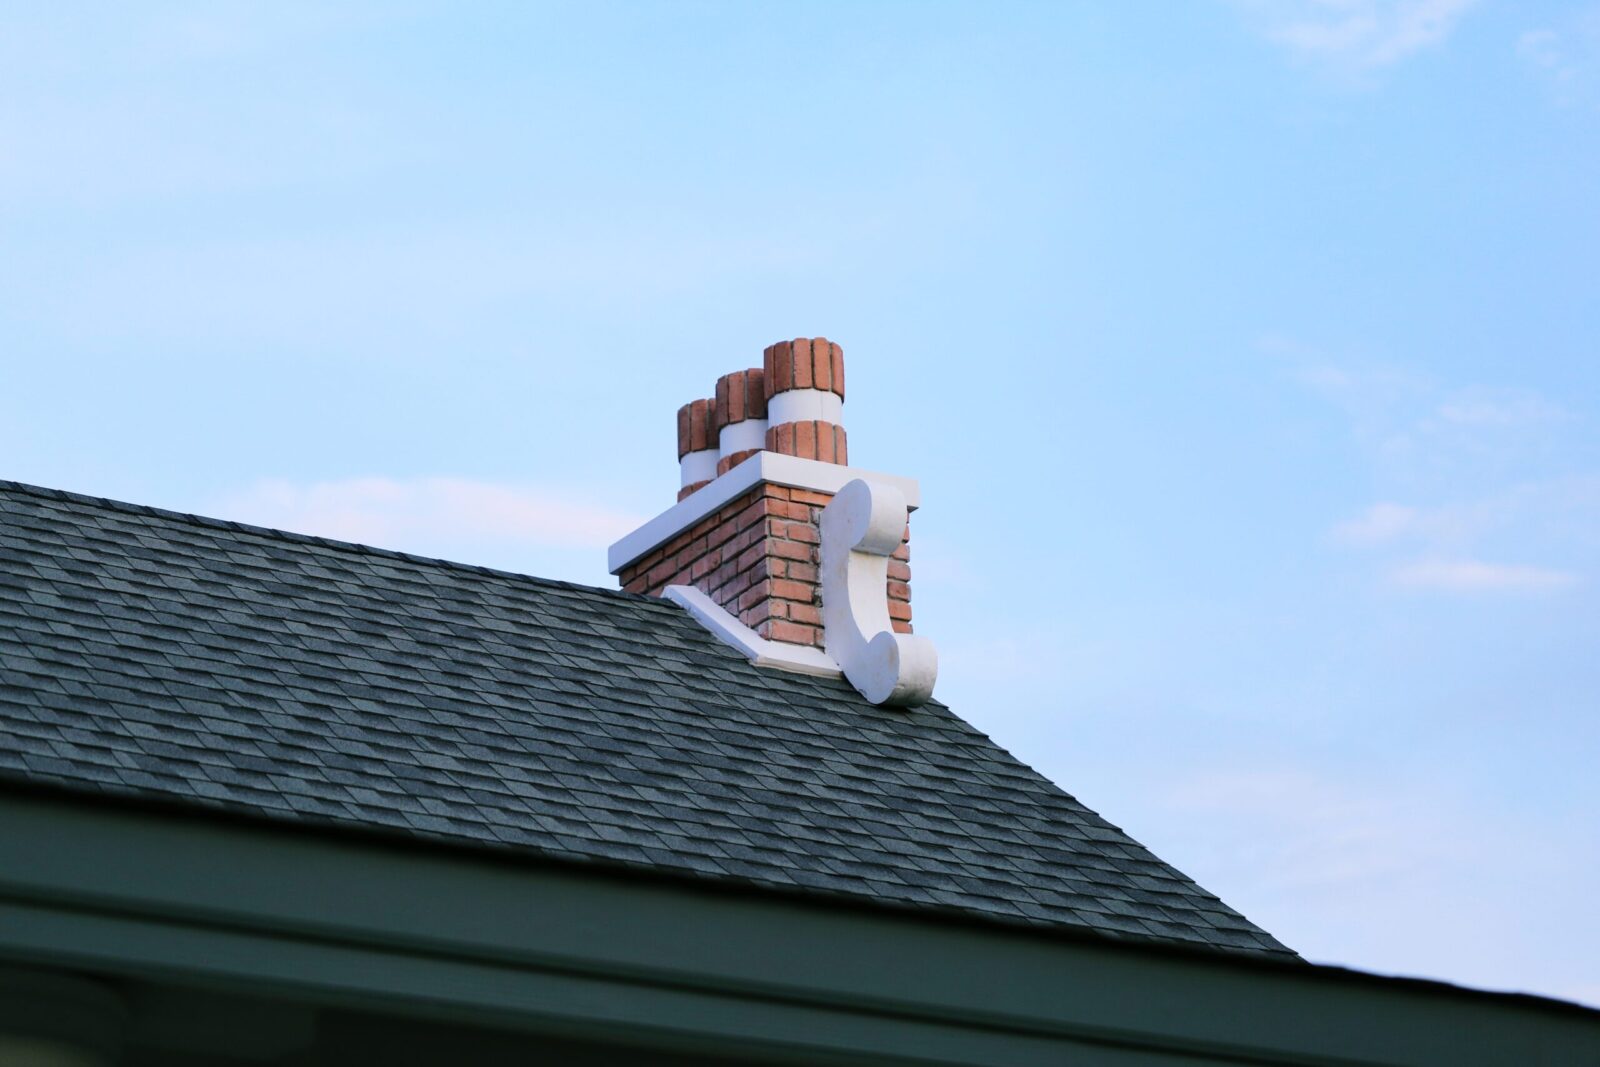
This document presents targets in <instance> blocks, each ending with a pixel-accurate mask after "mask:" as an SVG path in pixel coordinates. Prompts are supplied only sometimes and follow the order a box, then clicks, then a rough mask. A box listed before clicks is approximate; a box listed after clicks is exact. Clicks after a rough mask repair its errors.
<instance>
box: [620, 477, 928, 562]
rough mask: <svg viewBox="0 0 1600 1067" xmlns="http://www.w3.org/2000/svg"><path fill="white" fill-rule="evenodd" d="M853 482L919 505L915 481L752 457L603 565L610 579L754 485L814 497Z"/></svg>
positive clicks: (626, 540)
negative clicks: (881, 487)
mask: <svg viewBox="0 0 1600 1067" xmlns="http://www.w3.org/2000/svg"><path fill="white" fill-rule="evenodd" d="M857 478H864V479H866V480H867V481H873V482H887V483H888V484H890V485H892V486H894V487H895V488H896V489H898V490H900V493H901V495H902V496H904V497H905V501H906V507H907V508H908V509H910V510H916V507H917V504H918V503H919V502H920V500H921V493H920V491H919V489H918V486H917V480H916V479H915V478H902V477H899V476H898V475H894V474H879V473H877V472H875V471H864V470H861V469H860V468H858V467H841V466H840V465H839V464H837V463H823V462H821V461H820V460H815V459H801V458H800V457H798V456H786V455H784V454H782V453H781V452H757V453H756V454H755V455H753V456H751V457H750V458H749V459H747V460H745V461H744V462H743V463H741V464H739V465H738V466H737V467H735V468H733V469H732V470H730V471H729V472H728V473H726V474H724V475H722V476H721V477H719V478H716V479H715V480H713V481H712V482H711V483H710V484H709V485H706V486H702V487H701V488H699V489H697V490H695V491H694V492H693V493H690V494H689V495H688V496H686V497H684V498H683V499H682V500H680V501H678V502H677V503H676V504H674V505H673V506H672V507H670V508H668V509H667V510H666V511H663V512H662V513H661V514H659V515H657V516H656V517H655V518H653V519H651V520H650V521H649V522H647V523H645V524H644V525H643V526H641V527H639V528H638V529H637V530H635V531H633V532H632V533H630V534H628V535H627V536H625V537H623V538H622V540H620V541H618V542H617V543H616V544H614V545H612V546H611V547H610V548H609V549H607V551H606V566H607V567H608V568H609V569H610V571H611V573H612V574H616V573H617V572H618V571H620V570H622V568H624V567H626V566H627V565H628V564H630V563H632V562H633V561H634V560H636V559H638V558H639V557H640V556H642V555H644V554H645V553H646V552H649V551H650V550H651V549H653V548H655V547H656V546H658V545H661V544H664V543H665V542H667V541H670V540H671V539H672V538H674V537H676V536H677V535H678V534H680V533H682V532H683V531H684V530H687V529H688V528H689V527H691V526H693V525H694V524H695V523H697V522H699V521H700V520H701V519H703V518H705V517H706V516H707V515H710V514H712V513H713V512H715V511H717V510H718V509H719V508H721V507H722V506H723V505H724V504H728V503H731V502H732V501H734V500H736V499H738V498H739V497H741V496H743V495H744V494H745V493H748V492H749V491H750V490H751V489H753V488H755V487H756V486H758V485H761V484H764V483H768V482H770V483H772V484H773V485H787V486H791V487H793V488H795V489H810V490H812V491H814V492H818V493H837V492H838V491H839V490H841V489H843V488H844V487H845V486H846V485H848V484H849V483H850V482H852V481H854V480H855V479H857Z"/></svg>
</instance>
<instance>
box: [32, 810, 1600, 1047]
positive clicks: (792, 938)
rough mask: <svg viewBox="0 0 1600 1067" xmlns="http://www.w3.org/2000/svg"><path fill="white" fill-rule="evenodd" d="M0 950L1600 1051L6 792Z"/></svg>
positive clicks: (791, 1016) (1290, 1035) (292, 974)
mask: <svg viewBox="0 0 1600 1067" xmlns="http://www.w3.org/2000/svg"><path fill="white" fill-rule="evenodd" d="M0 958H7V959H10V960H13V961H17V962H26V963H31V964H35V965H45V966H56V967H63V968H73V969H79V970H87V971H91V972H95V973H105V974H110V975H126V976H130V977H147V978H156V979H161V980H166V981H182V982H188V983H192V984H207V985H214V986H216V987H218V988H228V989H232V990H239V991H250V992H254V993H257V994H259V995H262V996H272V997H280V998H285V999H299V1000H303V1001H309V1002H313V1003H324V1004H329V1005H339V1006H352V1007H361V1008H365V1009H369V1010H380V1011H393V1012H404V1013H407V1014H409V1015H412V1016H415V1017H434V1018H439V1019H448V1020H451V1021H457V1022H472V1023H478V1024H481V1025H484V1026H494V1027H506V1028H520V1029H526V1030H530V1031H543V1032H549V1033H561V1034H567V1035H572V1036H585V1035H589V1036H594V1035H604V1036H606V1037H607V1038H608V1039H612V1040H616V1039H618V1038H628V1039H631V1040H636V1041H639V1042H642V1043H648V1044H652V1045H656V1046H658V1047H662V1048H669V1049H675V1050H680V1051H688V1052H699V1053H703V1054H707V1055H710V1054H729V1055H744V1056H750V1057H759V1058H763V1059H767V1060H772V1061H775V1062H796V1063H802V1062H805V1063H818V1062H830V1061H838V1062H902V1063H941V1064H991V1065H1001V1064H1018V1065H1022V1064H1044V1063H1052V1064H1054V1063H1062V1062H1071V1063H1088V1064H1093V1063H1107V1064H1133V1063H1184V1062H1188V1063H1193V1062H1197V1061H1199V1062H1236V1063H1282V1064H1387V1065H1413V1064H1414V1065H1424V1064H1426V1065H1434V1064H1446V1063H1448V1064H1459V1065H1472V1064H1502V1063H1513V1062H1514V1063H1519V1064H1563V1065H1565V1064H1600V1012H1591V1011H1588V1010H1586V1009H1582V1008H1578V1007H1576V1006H1573V1005H1566V1004H1562V1003H1561V1002H1556V1001H1547V1000H1543V999H1541V998H1534V997H1524V996H1516V995H1505V994H1485V993H1476V992H1472V991H1467V990H1461V989H1457V988H1455V987H1450V986H1444V985H1440V984H1438V983H1429V982H1417V981H1409V980H1401V979H1380V978H1376V977H1373V976H1367V975H1360V974H1356V973H1354V972H1347V971H1342V970H1339V969H1336V968H1326V967H1316V966H1311V965H1306V964H1296V963H1280V962H1276V961H1272V960H1264V959H1263V960H1256V959H1252V958H1249V957H1241V956H1238V955H1231V956H1230V955H1225V954H1221V953H1211V952H1196V951H1174V950H1161V949H1157V948H1154V947H1150V946H1141V945H1136V944H1131V943H1128V944H1123V943H1115V942H1110V941H1101V940H1099V939H1087V938H1082V937H1054V936H1049V935H1048V934H1047V933H1041V932H1039V931H1036V930H1027V929H1022V928H1016V927H1009V926H1003V925H999V924H984V923H975V922H958V921H951V920H947V919H944V918H941V917H938V916H930V915H919V914H915V913H910V912H897V911H889V910H883V909H873V908H859V907H846V906H841V905H839V904H835V903H829V902H824V901H816V902H813V901H809V900H806V899H804V898H801V897H799V896H796V895H792V894H791V895H784V894H771V893H763V892H759V891H755V890H746V891H740V892H728V891H716V890H712V889H710V888H707V887H703V886H698V885H691V884H687V883H676V882H670V881H663V880H655V879H648V878H634V877H627V876H623V875H620V874H617V873H614V872H606V871H599V870H586V869H582V868H579V867H572V866H563V865H553V864H546V863H538V862H526V863H513V862H506V861H504V860H502V859H496V858H493V857H488V856H485V855H483V854H480V853H476V852H472V851H467V850H456V849H442V848H436V847H430V846H427V845H424V844H404V843H395V842H389V841H382V840H376V839H372V840H368V839H364V838H360V837H355V836H352V835H335V834H327V833H318V832H314V831H308V830H306V829H304V828H297V829H290V828H286V827H279V826H272V825H268V824H264V823H259V822H253V821H244V820H230V819H222V818H215V817H197V816H193V815H189V814H180V813H176V812H171V811H160V810H154V809H148V808H141V807H136V806H132V805H129V804H126V803H123V802H120V801H116V800H110V799H97V800H93V801H86V800H82V799H75V798H68V797H65V796H53V795H46V794H39V793H0Z"/></svg>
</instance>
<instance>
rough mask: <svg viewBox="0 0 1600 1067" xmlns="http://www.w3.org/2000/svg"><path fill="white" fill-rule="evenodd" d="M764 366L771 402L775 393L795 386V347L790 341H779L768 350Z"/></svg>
mask: <svg viewBox="0 0 1600 1067" xmlns="http://www.w3.org/2000/svg"><path fill="white" fill-rule="evenodd" d="M764 366H765V369H766V374H765V376H764V387H765V392H766V394H767V399H768V400H771V399H772V394H773V393H778V392H782V391H783V390H785V389H788V388H791V387H792V386H793V385H794V346H793V345H792V344H791V343H790V342H788V341H779V342H778V343H777V344H775V345H773V346H772V347H771V348H769V349H767V352H766V358H765V362H764Z"/></svg>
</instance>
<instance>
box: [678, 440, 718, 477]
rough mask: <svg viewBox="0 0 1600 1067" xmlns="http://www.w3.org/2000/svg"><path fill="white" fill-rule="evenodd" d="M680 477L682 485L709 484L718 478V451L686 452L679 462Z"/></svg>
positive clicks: (709, 449) (704, 449)
mask: <svg viewBox="0 0 1600 1067" xmlns="http://www.w3.org/2000/svg"><path fill="white" fill-rule="evenodd" d="M678 476H679V478H680V479H681V484H682V485H693V484H694V483H695V482H709V481H710V480H711V479H713V478H715V477H716V476H717V450H716V449H714V448H702V449H700V450H699V451H698V452H685V453H684V454H683V458H682V459H680V460H679V461H678Z"/></svg>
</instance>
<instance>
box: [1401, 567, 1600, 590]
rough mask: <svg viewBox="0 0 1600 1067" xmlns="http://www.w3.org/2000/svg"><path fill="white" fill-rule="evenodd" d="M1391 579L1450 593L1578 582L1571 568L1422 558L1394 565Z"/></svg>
mask: <svg viewBox="0 0 1600 1067" xmlns="http://www.w3.org/2000/svg"><path fill="white" fill-rule="evenodd" d="M1390 577H1391V579H1392V580H1393V582H1394V583H1395V584H1396V585H1399V586H1403V587H1405V588H1410V589H1428V590H1437V591H1440V592H1451V593H1502V592H1504V593H1542V592H1551V591H1554V590H1558V589H1566V588H1568V587H1570V586H1573V585H1576V584H1577V583H1578V581H1579V577H1578V575H1577V574H1574V573H1573V572H1571V571H1560V570H1553V569H1550V568H1547V567H1529V566H1522V565H1519V564H1508V563H1486V562H1483V561H1481V560H1470V559H1466V560H1422V561H1420V562H1416V563H1409V564H1406V565H1404V566H1402V567H1399V568H1397V569H1396V570H1395V571H1394V572H1393V573H1392V574H1391V576H1390Z"/></svg>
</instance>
